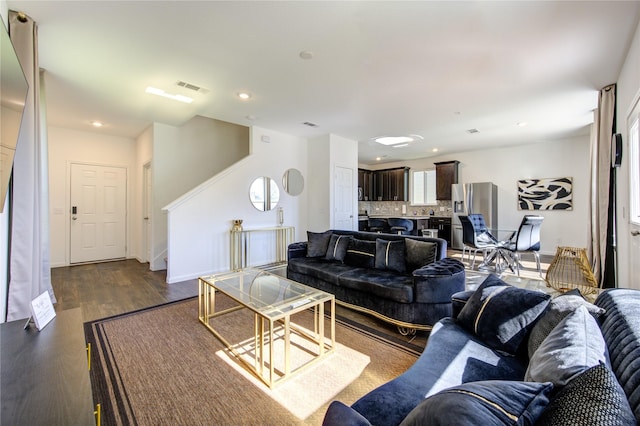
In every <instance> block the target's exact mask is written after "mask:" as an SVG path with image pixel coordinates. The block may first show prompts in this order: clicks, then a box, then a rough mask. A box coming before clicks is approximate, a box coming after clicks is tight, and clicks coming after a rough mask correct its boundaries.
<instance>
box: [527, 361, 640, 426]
mask: <svg viewBox="0 0 640 426" xmlns="http://www.w3.org/2000/svg"><path fill="white" fill-rule="evenodd" d="M586 419H588V421H589V424H593V425H629V426H631V425H635V424H636V419H635V417H634V415H633V412H632V411H631V407H630V406H629V401H627V397H626V395H625V393H624V391H623V390H622V387H621V386H620V384H619V383H618V381H617V380H616V376H615V375H614V374H613V371H611V370H610V369H609V368H608V367H607V366H606V365H604V364H599V365H596V366H595V367H591V368H590V369H588V370H586V371H585V372H583V373H581V374H580V375H579V376H577V377H576V378H574V379H573V380H571V381H570V382H569V383H568V384H567V385H566V386H565V387H564V388H562V389H560V390H559V392H557V393H556V394H555V395H554V396H553V398H552V399H551V402H550V403H549V406H548V407H547V408H546V409H545V410H544V412H543V413H542V416H540V418H539V419H538V422H537V423H536V424H537V425H542V426H547V425H549V426H551V425H579V424H584V423H585V420H586Z"/></svg>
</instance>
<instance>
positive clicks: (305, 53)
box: [299, 50, 313, 61]
mask: <svg viewBox="0 0 640 426" xmlns="http://www.w3.org/2000/svg"><path fill="white" fill-rule="evenodd" d="M299 56H300V59H304V60H305V61H308V60H309V59H312V58H313V52H310V51H308V50H303V51H301V52H300V53H299Z"/></svg>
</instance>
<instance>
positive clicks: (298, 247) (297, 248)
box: [287, 241, 307, 260]
mask: <svg viewBox="0 0 640 426" xmlns="http://www.w3.org/2000/svg"><path fill="white" fill-rule="evenodd" d="M306 256H307V242H306V241H302V242H299V243H291V244H289V246H288V247H287V259H288V260H291V259H295V258H297V257H306Z"/></svg>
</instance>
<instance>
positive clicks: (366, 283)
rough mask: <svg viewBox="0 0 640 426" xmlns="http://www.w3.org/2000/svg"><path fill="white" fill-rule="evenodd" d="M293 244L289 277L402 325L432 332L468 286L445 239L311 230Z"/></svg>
mask: <svg viewBox="0 0 640 426" xmlns="http://www.w3.org/2000/svg"><path fill="white" fill-rule="evenodd" d="M307 238H308V241H304V242H297V243H293V244H291V245H289V247H288V252H287V260H288V264H287V278H289V279H292V280H295V281H298V282H300V283H303V284H306V285H308V286H311V287H314V288H318V289H320V290H323V291H326V292H328V293H332V294H334V295H335V297H336V302H337V303H339V304H342V305H344V306H347V307H349V308H352V309H356V310H359V311H362V312H366V313H368V314H371V315H374V316H376V317H378V318H381V319H383V320H385V321H388V322H390V323H392V324H395V325H396V326H398V328H399V330H400V332H402V333H405V332H409V333H410V332H414V331H415V330H416V329H422V330H430V329H431V327H432V326H433V324H435V323H436V322H437V321H438V320H439V319H441V318H444V317H447V316H450V315H451V312H452V311H451V306H452V305H451V296H452V295H453V294H454V293H456V292H460V291H462V290H464V285H465V272H464V265H463V264H462V263H460V262H459V261H457V260H455V259H450V258H446V253H447V242H446V241H445V240H443V239H440V238H427V237H417V236H406V235H397V234H381V233H373V232H358V231H344V230H329V231H326V232H322V233H313V232H308V233H307Z"/></svg>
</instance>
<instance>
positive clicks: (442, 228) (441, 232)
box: [429, 217, 451, 247]
mask: <svg viewBox="0 0 640 426" xmlns="http://www.w3.org/2000/svg"><path fill="white" fill-rule="evenodd" d="M429 229H437V230H438V238H442V239H443V240H446V241H447V247H451V218H450V217H430V218H429Z"/></svg>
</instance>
